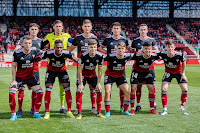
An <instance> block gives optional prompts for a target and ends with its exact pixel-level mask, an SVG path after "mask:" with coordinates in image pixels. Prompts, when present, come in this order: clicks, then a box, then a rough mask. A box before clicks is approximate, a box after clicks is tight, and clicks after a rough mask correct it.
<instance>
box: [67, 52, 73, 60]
mask: <svg viewBox="0 0 200 133" xmlns="http://www.w3.org/2000/svg"><path fill="white" fill-rule="evenodd" d="M68 58H69V59H71V60H73V59H74V56H73V54H72V52H70V51H69V54H68Z"/></svg>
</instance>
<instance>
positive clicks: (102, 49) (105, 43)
mask: <svg viewBox="0 0 200 133" xmlns="http://www.w3.org/2000/svg"><path fill="white" fill-rule="evenodd" d="M104 48H107V41H106V39H105V40H104V41H103V42H102V45H101V46H100V47H99V51H100V52H102V53H104V54H107V50H105V49H104Z"/></svg>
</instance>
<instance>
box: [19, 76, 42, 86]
mask: <svg viewBox="0 0 200 133" xmlns="http://www.w3.org/2000/svg"><path fill="white" fill-rule="evenodd" d="M16 81H17V86H18V88H19V87H22V86H23V85H25V84H26V85H27V86H30V87H32V86H35V85H40V81H39V80H37V79H36V78H35V77H31V78H29V79H25V80H23V79H21V78H19V77H16Z"/></svg>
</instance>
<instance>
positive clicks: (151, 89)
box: [146, 84, 154, 94]
mask: <svg viewBox="0 0 200 133" xmlns="http://www.w3.org/2000/svg"><path fill="white" fill-rule="evenodd" d="M146 86H147V88H148V90H149V93H151V94H152V93H154V90H153V84H146Z"/></svg>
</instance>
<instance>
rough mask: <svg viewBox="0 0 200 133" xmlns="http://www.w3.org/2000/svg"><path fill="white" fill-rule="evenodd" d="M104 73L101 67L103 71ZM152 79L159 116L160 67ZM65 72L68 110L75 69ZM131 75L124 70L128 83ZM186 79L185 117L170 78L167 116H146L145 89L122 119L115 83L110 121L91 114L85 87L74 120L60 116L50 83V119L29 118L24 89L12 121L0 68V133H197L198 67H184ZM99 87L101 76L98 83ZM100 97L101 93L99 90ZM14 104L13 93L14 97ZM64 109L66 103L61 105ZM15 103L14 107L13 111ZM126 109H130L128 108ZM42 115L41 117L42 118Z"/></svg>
mask: <svg viewBox="0 0 200 133" xmlns="http://www.w3.org/2000/svg"><path fill="white" fill-rule="evenodd" d="M45 71H46V68H40V79H41V86H42V89H43V91H44V92H45V86H44V77H45ZM104 71H105V67H104V69H103V72H104ZM155 71H156V78H157V81H156V82H155V86H156V93H157V96H156V103H157V110H158V112H159V113H161V112H162V102H161V80H162V76H163V74H164V66H155ZM68 73H69V77H70V81H71V91H72V96H73V99H72V111H74V110H75V92H76V85H75V83H76V67H68ZM130 73H131V66H127V67H126V77H127V81H128V82H129V79H130ZM186 76H187V77H188V81H189V82H188V87H189V91H188V99H187V103H186V105H185V107H186V109H187V112H188V113H189V114H190V115H189V116H186V115H184V114H183V112H182V111H181V109H180V103H181V102H180V96H181V89H180V87H179V85H178V84H177V82H176V80H175V79H174V80H173V81H172V83H171V85H170V87H169V89H168V113H169V114H168V115H166V116H160V115H153V114H149V113H148V112H149V102H148V90H147V88H146V87H145V86H143V88H142V98H141V106H142V110H141V111H140V112H139V113H136V115H135V116H133V117H129V116H124V115H122V114H121V113H120V112H119V109H120V108H119V105H120V101H119V90H118V88H117V87H116V84H113V88H112V98H111V116H110V118H106V119H101V118H98V117H96V115H94V114H91V113H90V110H91V102H90V98H89V97H90V96H89V95H90V93H89V89H88V85H86V87H85V91H84V95H83V106H82V109H83V118H82V120H76V119H72V118H67V117H66V115H64V114H60V113H59V109H60V100H59V88H58V83H57V80H56V83H55V84H54V87H53V91H52V94H51V96H52V98H51V104H50V113H51V117H50V119H49V120H44V119H33V118H32V115H30V114H29V110H30V108H31V91H29V90H28V89H27V88H26V90H25V97H24V103H23V115H22V118H18V119H17V120H16V121H14V122H11V121H9V119H10V117H11V112H10V107H9V104H8V86H9V84H10V82H11V80H12V78H11V68H0V133H9V132H20V133H21V132H26V133H27V132H30V133H32V132H33V133H37V132H38V133H41V132H45V133H50V132H53V133H55V132H59V133H61V132H64V133H68V132H69V133H71V132H75V133H95V132H101V133H102V132H103V133H112V132H113V133H118V132H119V133H122V132H148V133H149V132H159V133H160V132H161V133H162V132H166V133H170V132H175V133H178V132H195V133H197V132H200V126H199V125H200V102H199V99H200V88H199V86H200V66H199V65H188V66H187V69H186ZM101 85H103V76H102V80H101ZM103 97H104V90H103ZM16 102H17V94H16ZM65 106H66V104H65ZM17 108H18V104H17V106H16V110H17ZM129 110H130V108H129ZM43 112H44V101H43V103H42V106H41V109H40V114H43ZM104 112H105V107H104V103H103V105H102V113H103V114H104ZM42 116H43V115H42Z"/></svg>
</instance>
